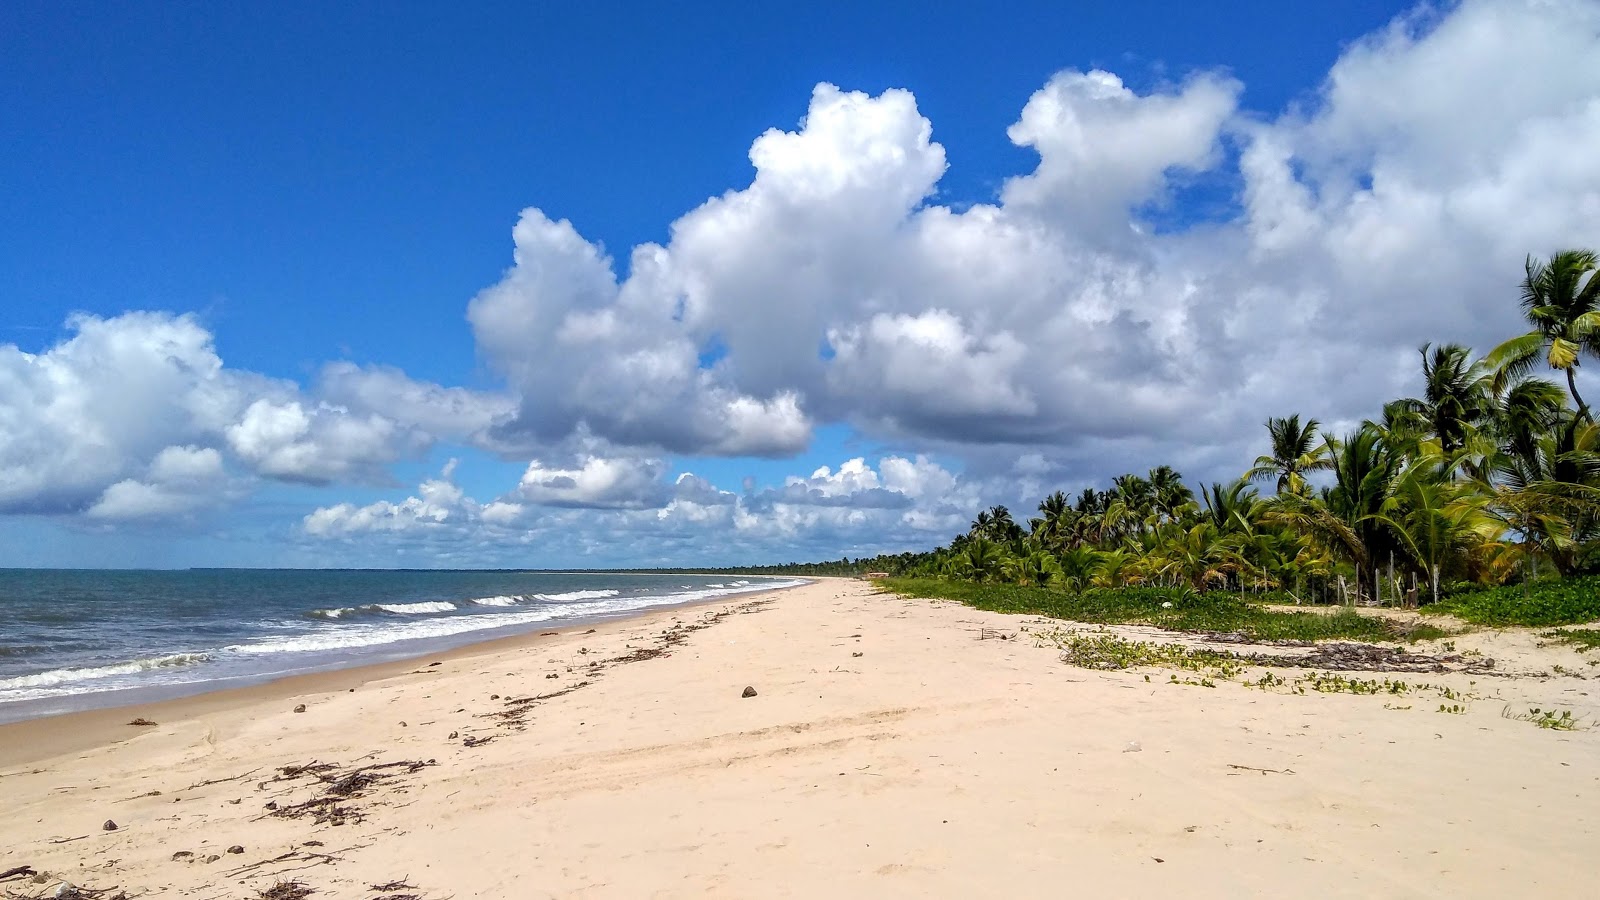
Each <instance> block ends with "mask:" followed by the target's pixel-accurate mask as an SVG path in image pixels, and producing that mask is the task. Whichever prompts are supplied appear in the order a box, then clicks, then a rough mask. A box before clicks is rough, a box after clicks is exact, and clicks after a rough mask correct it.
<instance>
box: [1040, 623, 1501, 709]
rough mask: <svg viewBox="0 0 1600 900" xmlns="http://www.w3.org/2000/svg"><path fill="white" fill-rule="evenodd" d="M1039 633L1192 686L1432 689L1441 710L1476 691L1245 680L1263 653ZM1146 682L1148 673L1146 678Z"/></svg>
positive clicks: (1115, 665)
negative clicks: (1239, 653) (1221, 683)
mask: <svg viewBox="0 0 1600 900" xmlns="http://www.w3.org/2000/svg"><path fill="white" fill-rule="evenodd" d="M1034 636H1035V638H1037V639H1038V640H1039V641H1041V642H1042V643H1044V644H1046V645H1051V646H1055V647H1059V648H1060V649H1061V661H1062V662H1065V663H1067V664H1069V665H1074V666H1078V667H1079V668H1084V669H1099V670H1102V671H1122V670H1125V669H1134V668H1141V667H1150V668H1160V669H1177V670H1179V671H1183V672H1192V673H1194V674H1193V675H1192V676H1186V677H1181V678H1180V677H1179V676H1178V674H1177V673H1172V674H1170V675H1168V681H1167V683H1169V684H1181V685H1190V686H1194V687H1216V686H1217V681H1218V680H1222V681H1236V682H1239V683H1241V684H1244V685H1245V686H1247V687H1254V688H1259V689H1261V690H1264V691H1277V692H1282V693H1289V694H1306V693H1316V694H1356V695H1366V696H1379V695H1383V696H1389V697H1407V696H1423V695H1427V694H1432V695H1433V696H1435V697H1438V698H1439V699H1441V700H1446V701H1450V702H1449V703H1447V704H1440V707H1439V712H1449V713H1464V712H1466V710H1467V703H1468V701H1471V700H1474V699H1477V698H1476V697H1475V696H1474V695H1472V694H1468V693H1464V692H1462V691H1459V690H1456V689H1455V688H1451V687H1449V686H1448V685H1435V684H1412V683H1409V682H1406V681H1401V680H1399V679H1395V678H1383V679H1382V680H1379V679H1376V678H1353V677H1350V676H1348V675H1343V674H1339V673H1337V672H1307V673H1305V674H1302V675H1297V676H1294V677H1292V678H1286V677H1284V676H1282V675H1278V674H1276V673H1274V672H1272V671H1267V672H1264V673H1262V674H1261V675H1260V676H1259V677H1258V678H1255V679H1254V680H1251V679H1248V678H1246V679H1243V680H1241V676H1243V675H1245V674H1246V673H1247V672H1248V671H1249V670H1250V669H1252V668H1255V667H1259V666H1262V665H1266V664H1267V662H1266V661H1265V660H1264V659H1263V658H1262V657H1259V656H1257V657H1250V656H1236V655H1234V654H1232V653H1229V652H1227V651H1225V650H1210V649H1205V648H1191V647H1185V646H1183V645H1181V644H1163V643H1152V642H1147V641H1129V640H1124V639H1122V638H1120V637H1117V636H1116V635H1114V634H1105V633H1083V632H1076V631H1044V632H1036V633H1035V635H1034ZM1144 680H1145V681H1149V680H1150V676H1148V675H1146V676H1145V677H1144ZM1390 708H1392V709H1410V707H1409V706H1403V707H1402V706H1391V707H1390Z"/></svg>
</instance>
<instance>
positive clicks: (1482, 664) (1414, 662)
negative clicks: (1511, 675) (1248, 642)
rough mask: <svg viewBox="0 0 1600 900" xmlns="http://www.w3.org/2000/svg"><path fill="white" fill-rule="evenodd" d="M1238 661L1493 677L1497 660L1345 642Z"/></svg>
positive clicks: (1248, 655) (1244, 656)
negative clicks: (1300, 652) (1293, 652)
mask: <svg viewBox="0 0 1600 900" xmlns="http://www.w3.org/2000/svg"><path fill="white" fill-rule="evenodd" d="M1238 659H1241V660H1244V661H1246V662H1250V663H1254V664H1255V665H1258V666H1278V667H1285V668H1300V669H1327V670H1330V671H1334V672H1466V673H1469V674H1474V675H1489V674H1494V660H1493V659H1490V658H1489V657H1487V656H1465V655H1463V654H1460V653H1452V654H1449V655H1446V656H1429V655H1428V654H1426V653H1410V652H1407V651H1405V650H1401V649H1399V648H1397V647H1380V646H1377V645H1375V644H1352V643H1344V642H1336V643H1327V644H1317V645H1315V646H1314V647H1313V649H1312V650H1311V652H1309V653H1305V654H1296V655H1282V654H1274V653H1241V654H1238Z"/></svg>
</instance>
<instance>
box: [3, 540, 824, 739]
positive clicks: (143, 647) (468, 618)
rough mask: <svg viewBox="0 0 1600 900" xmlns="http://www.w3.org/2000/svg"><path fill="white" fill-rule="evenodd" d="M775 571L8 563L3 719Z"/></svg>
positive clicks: (168, 692)
mask: <svg viewBox="0 0 1600 900" xmlns="http://www.w3.org/2000/svg"><path fill="white" fill-rule="evenodd" d="M803 583H804V582H803V581H801V580H797V579H786V578H765V577H760V576H742V577H727V576H724V577H717V576H699V575H632V574H622V573H600V574H576V573H550V572H469V571H371V570H361V571H320V570H303V569H267V570H263V569H200V570H188V571H107V570H42V569H0V722H10V721H17V720H20V719H27V718H34V717H37V716H45V715H54V714H56V713H61V712H70V711H74V710H81V709H90V708H97V707H106V706H118V705H122V704H126V703H139V702H147V701H150V700H157V699H166V698H169V697H177V696H183V695H187V694H195V693H200V692H203V691H207V690H214V689H218V688H223V687H234V686H238V685H243V684H251V683H255V682H260V681H266V680H269V679H272V678H277V677H280V676H284V675H292V674H297V673H301V672H310V671H317V670H325V669H335V668H342V667H346V666H352V665H360V664H364V663H371V662H382V661H386V660H394V659H403V658H406V657H409V656H417V655H421V654H425V653H429V652H433V651H436V650H441V649H445V648H448V647H455V646H460V645H463V644H470V643H474V642H477V641H482V640H488V639H490V638H495V637H501V636H505V635H510V634H517V633H521V632H526V631H532V630H547V629H552V628H564V627H570V626H573V625H579V624H585V623H592V622H596V621H599V620H603V619H610V618H617V617H620V616H626V615H628V614H630V613H633V612H635V611H638V610H645V609H650V608H652V607H662V606H671V605H674V604H682V603H689V602H693V601H697V600H708V599H714V598H717V597H731V596H736V595H738V594H742V593H751V592H755V591H761V590H768V589H772V588H778V587H793V586H795V585H799V584H803Z"/></svg>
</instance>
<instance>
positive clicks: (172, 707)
mask: <svg viewBox="0 0 1600 900" xmlns="http://www.w3.org/2000/svg"><path fill="white" fill-rule="evenodd" d="M815 580H816V579H811V581H815ZM804 586H805V585H795V586H791V587H781V588H772V589H769V590H757V591H748V592H745V593H741V594H729V595H725V596H721V597H710V598H703V599H697V600H689V601H686V602H684V603H677V604H672V605H666V606H650V607H643V608H641V609H639V610H636V611H634V612H631V613H627V612H624V613H620V614H617V615H614V616H609V617H603V618H590V619H581V620H571V621H569V622H564V623H560V624H559V625H554V624H553V625H552V627H545V628H542V629H537V630H536V629H534V628H530V629H529V630H528V631H525V632H522V633H520V634H509V635H501V636H499V637H491V638H488V639H486V640H477V641H471V642H469V643H465V644H458V645H455V646H451V647H445V648H441V649H435V650H429V651H424V652H421V653H418V654H415V655H408V656H405V657H402V658H400V659H389V660H382V661H379V662H366V663H355V664H353V665H346V666H340V667H337V668H330V669H316V670H312V671H308V672H295V673H292V674H287V675H277V676H266V677H265V678H264V680H261V681H255V682H251V683H247V684H241V685H229V686H224V687H217V688H211V689H205V688H203V687H202V688H201V689H200V690H197V691H194V692H192V693H185V694H182V695H181V696H176V697H165V698H161V699H156V700H135V701H132V702H127V703H112V704H110V705H106V706H91V707H87V708H84V709H75V710H69V711H63V712H58V713H50V714H46V715H41V716H32V717H29V718H24V719H17V720H15V721H10V722H3V723H0V768H6V767H11V766H18V765H26V764H27V763H29V762H33V761H36V760H39V759H45V758H48V757H52V756H57V755H61V754H65V753H71V752H75V751H81V750H87V749H92V748H95V747H101V746H108V745H111V744H115V743H120V742H123V741H126V740H127V739H129V738H132V737H136V736H137V735H138V730H139V728H140V726H133V725H129V724H128V723H129V722H130V721H132V720H134V719H140V718H142V719H146V720H150V721H154V722H157V723H160V724H165V723H167V722H173V723H182V722H186V721H192V720H194V719H196V718H199V717H201V716H205V715H211V714H215V713H219V712H227V711H232V710H236V709H239V708H241V707H243V706H246V705H249V704H255V703H265V702H269V701H279V700H284V699H288V698H292V697H299V696H305V695H313V694H328V693H337V692H340V691H344V692H349V691H352V690H356V689H359V688H361V687H363V686H365V685H367V684H369V683H371V682H374V681H381V680H384V679H387V678H392V677H394V676H397V675H403V674H406V673H407V672H408V671H411V670H414V669H416V667H417V665H418V664H419V663H423V661H425V660H426V661H434V660H438V661H440V662H460V661H463V660H471V659H474V658H477V657H481V656H487V655H493V654H497V653H504V652H521V651H525V650H528V649H531V648H533V647H535V646H538V645H539V644H540V643H541V641H542V642H545V643H548V642H550V641H552V640H554V639H555V638H557V637H563V636H566V637H570V636H572V635H573V634H575V633H579V632H580V631H587V630H589V629H593V630H594V631H595V633H597V634H612V633H615V632H616V631H618V630H620V629H624V628H629V627H633V626H635V625H638V624H644V623H649V622H653V621H655V620H656V619H658V618H671V617H672V616H674V615H676V614H681V613H682V612H685V611H690V610H695V609H699V608H701V607H709V606H716V605H719V604H728V603H732V604H738V603H743V602H749V601H751V600H757V599H761V598H763V597H766V596H768V595H771V594H780V593H783V592H785V591H791V590H796V589H797V588H800V587H804ZM552 632H554V633H552ZM201 684H204V683H203V682H202V683H201ZM157 689H158V688H134V689H130V690H133V691H139V690H157ZM83 696H95V695H92V694H90V695H83ZM20 702H22V703H28V702H34V701H20Z"/></svg>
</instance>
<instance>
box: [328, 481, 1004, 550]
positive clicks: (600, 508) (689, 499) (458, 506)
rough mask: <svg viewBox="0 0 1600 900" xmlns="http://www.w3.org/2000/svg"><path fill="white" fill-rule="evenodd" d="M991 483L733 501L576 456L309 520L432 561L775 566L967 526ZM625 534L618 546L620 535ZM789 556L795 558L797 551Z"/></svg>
mask: <svg viewBox="0 0 1600 900" xmlns="http://www.w3.org/2000/svg"><path fill="white" fill-rule="evenodd" d="M997 489H999V490H1004V488H1003V486H1002V485H997V484H992V483H991V484H979V483H972V482H967V481H963V480H962V479H961V478H960V477H959V476H957V475H955V474H954V473H952V472H950V471H949V470H947V469H945V468H943V467H942V466H940V465H939V464H938V463H936V462H934V461H932V460H929V459H927V458H926V457H917V458H915V459H905V458H901V457H896V456H889V457H884V458H882V459H880V460H879V461H878V466H877V468H876V469H874V468H873V467H872V466H871V465H870V464H868V463H867V461H866V460H865V459H864V458H855V459H851V460H847V461H845V462H844V463H843V464H842V465H840V466H839V467H838V468H837V470H835V469H833V468H831V467H827V466H824V467H822V468H820V469H818V470H817V471H815V472H813V473H812V474H811V475H810V476H809V477H804V478H802V477H798V476H797V477H792V478H788V479H786V480H785V482H784V484H783V485H782V486H781V487H773V488H767V489H764V490H759V491H746V492H745V493H736V492H734V491H729V490H724V489H722V488H719V487H717V486H716V485H714V484H713V483H712V482H710V481H709V480H707V479H705V478H702V477H700V476H697V475H693V474H689V473H684V474H681V475H679V476H678V477H677V478H676V479H674V480H673V481H671V482H670V483H668V481H667V480H666V477H665V468H664V467H663V466H661V465H660V464H659V463H658V461H655V460H627V459H602V458H588V459H586V460H584V462H583V463H582V465H580V466H578V467H576V468H572V469H553V468H549V467H546V466H543V465H541V464H538V463H535V464H534V465H532V466H530V469H529V473H528V474H526V475H524V477H523V479H522V481H521V482H520V483H519V484H518V485H517V486H516V487H515V488H513V489H512V490H511V491H510V492H508V493H507V494H506V495H505V496H504V497H501V498H499V499H497V500H494V501H491V502H489V503H486V504H483V503H479V502H478V501H476V500H474V499H473V498H471V497H468V496H466V495H465V494H464V492H463V491H462V490H461V488H460V487H458V486H457V485H456V484H455V483H454V481H453V480H451V470H450V469H448V468H447V469H446V471H445V473H444V474H443V475H442V476H441V477H440V478H438V479H434V480H430V481H427V482H424V483H423V484H422V485H421V487H420V488H419V489H418V491H417V492H416V494H414V495H413V496H410V497H407V498H405V499H402V500H399V501H388V500H380V501H378V502H375V503H371V504H368V505H365V506H356V505H354V504H349V503H345V504H337V505H334V506H327V507H322V508H319V509H316V510H314V511H313V512H312V513H310V514H309V515H307V516H306V517H305V518H304V519H303V521H302V523H301V525H302V531H303V533H304V535H305V536H306V537H307V538H309V539H311V540H312V541H313V542H314V544H316V545H324V544H326V542H328V541H335V542H338V543H339V545H340V546H348V545H350V544H356V543H365V544H367V545H369V546H390V545H393V546H426V547H427V548H429V551H430V552H432V553H434V554H436V555H438V556H439V557H440V558H453V557H455V556H459V555H462V554H465V553H466V552H467V551H469V550H471V551H475V552H477V553H478V554H479V555H478V556H477V557H472V556H470V555H469V556H465V558H469V559H470V558H479V559H482V558H486V557H494V556H495V555H496V554H498V553H500V552H502V551H506V550H510V549H515V550H516V551H517V552H521V553H526V552H538V553H541V554H543V556H542V557H540V558H543V559H549V560H551V561H553V562H554V561H564V562H565V563H566V564H572V562H573V560H577V559H584V558H595V562H596V563H597V564H616V563H619V562H644V561H653V560H659V561H669V560H671V559H672V558H673V557H674V556H675V555H676V556H679V557H680V558H681V557H682V555H683V554H686V553H687V554H693V555H694V557H695V558H702V559H704V558H713V559H721V560H723V561H725V562H733V561H736V560H739V559H746V560H751V559H766V560H779V559H790V558H810V557H815V556H819V555H820V556H831V555H833V554H834V553H836V552H838V548H839V547H841V546H845V547H851V548H854V554H855V555H871V554H875V553H878V552H885V551H893V552H899V551H900V550H904V549H909V548H910V547H912V546H919V545H929V544H931V543H934V542H938V541H943V540H946V539H948V538H949V537H950V536H951V535H952V534H954V533H956V532H958V531H962V530H965V528H966V526H967V522H968V519H969V518H970V516H971V511H972V509H973V508H975V505H976V503H977V502H978V499H979V497H980V496H982V495H986V494H989V493H993V492H995V491H996V490H997ZM620 535H626V538H627V539H626V546H622V545H621V544H620V543H619V540H618V537H619V536H620ZM796 554H798V555H796Z"/></svg>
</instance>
